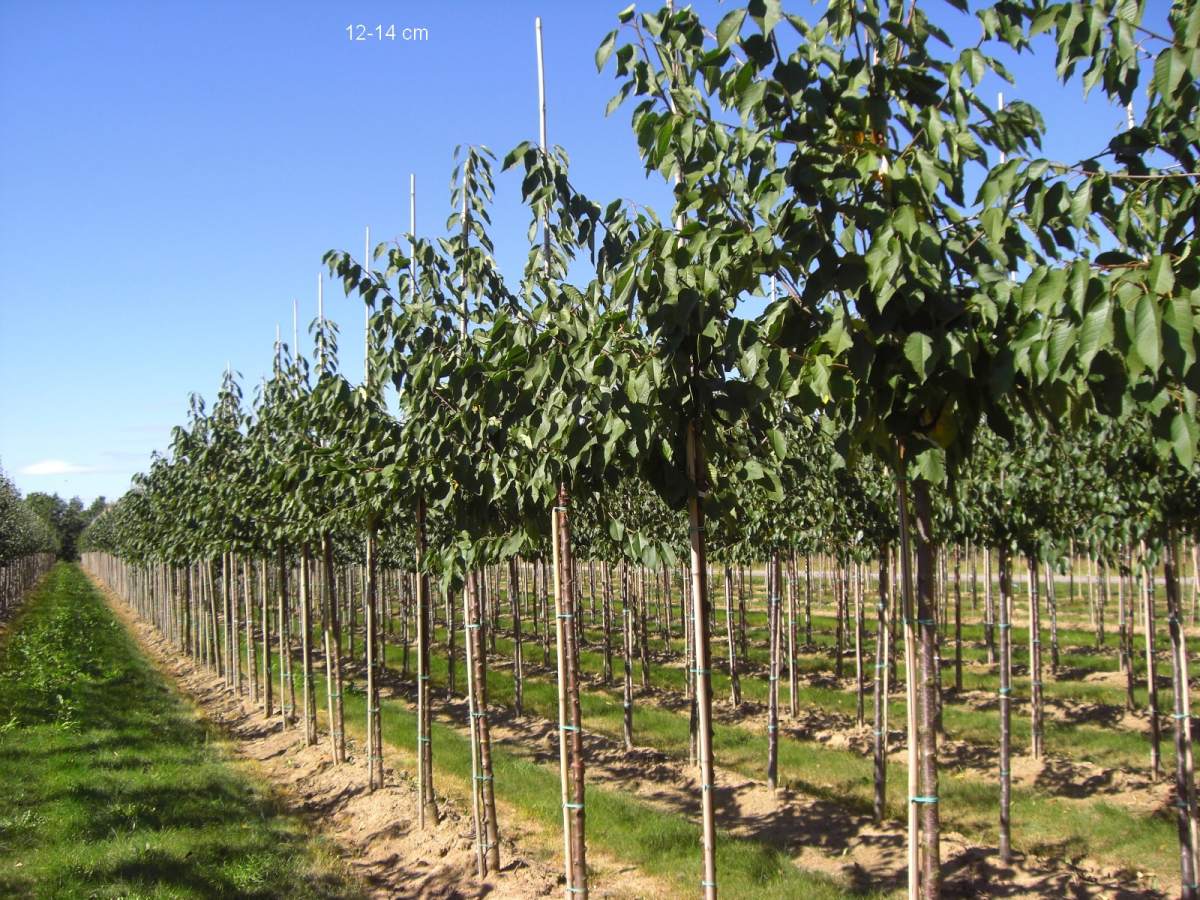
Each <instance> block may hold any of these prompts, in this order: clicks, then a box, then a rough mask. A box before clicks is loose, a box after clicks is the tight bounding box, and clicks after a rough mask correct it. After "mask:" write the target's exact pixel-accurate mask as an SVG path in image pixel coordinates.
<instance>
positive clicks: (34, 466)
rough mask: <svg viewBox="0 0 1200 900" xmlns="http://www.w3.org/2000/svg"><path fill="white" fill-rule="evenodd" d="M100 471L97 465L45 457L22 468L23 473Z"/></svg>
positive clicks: (74, 473) (56, 473) (75, 473)
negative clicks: (83, 464)
mask: <svg viewBox="0 0 1200 900" xmlns="http://www.w3.org/2000/svg"><path fill="white" fill-rule="evenodd" d="M96 471H98V469H97V467H96V466H81V465H79V464H78V463H69V462H66V461H65V460H61V459H43V460H40V461H39V462H35V463H30V464H29V465H27V466H25V467H24V468H23V469H21V474H22V475H82V474H84V473H87V472H96Z"/></svg>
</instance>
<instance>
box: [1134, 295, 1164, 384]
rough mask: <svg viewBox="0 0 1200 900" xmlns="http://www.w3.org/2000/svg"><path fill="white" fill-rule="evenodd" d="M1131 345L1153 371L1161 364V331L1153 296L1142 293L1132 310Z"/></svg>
mask: <svg viewBox="0 0 1200 900" xmlns="http://www.w3.org/2000/svg"><path fill="white" fill-rule="evenodd" d="M1133 346H1134V349H1135V350H1136V351H1137V355H1138V357H1139V358H1140V359H1141V361H1142V362H1144V363H1145V364H1146V366H1147V367H1148V368H1149V369H1150V370H1151V371H1154V372H1157V371H1158V367H1159V366H1160V365H1161V364H1162V333H1161V332H1160V331H1159V326H1158V307H1157V306H1156V305H1155V303H1154V298H1153V297H1151V296H1150V295H1149V294H1142V296H1141V297H1139V298H1138V302H1137V306H1136V307H1135V308H1134V311H1133Z"/></svg>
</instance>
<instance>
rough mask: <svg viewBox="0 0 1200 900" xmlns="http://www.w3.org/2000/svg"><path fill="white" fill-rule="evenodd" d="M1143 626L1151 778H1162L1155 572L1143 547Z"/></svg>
mask: <svg viewBox="0 0 1200 900" xmlns="http://www.w3.org/2000/svg"><path fill="white" fill-rule="evenodd" d="M1141 579H1142V604H1143V615H1142V624H1143V625H1144V626H1145V629H1146V709H1147V712H1148V713H1149V716H1150V777H1151V778H1153V779H1155V780H1157V779H1159V778H1160V777H1162V756H1161V754H1160V751H1159V744H1160V741H1161V730H1160V727H1159V721H1158V666H1157V663H1156V662H1155V659H1154V587H1153V583H1154V570H1153V569H1151V568H1150V566H1149V565H1147V564H1146V549H1145V546H1143V547H1142V572H1141Z"/></svg>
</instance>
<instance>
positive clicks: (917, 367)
mask: <svg viewBox="0 0 1200 900" xmlns="http://www.w3.org/2000/svg"><path fill="white" fill-rule="evenodd" d="M931 356H933V341H931V340H930V339H929V335H927V334H922V333H921V332H919V331H914V332H913V333H912V334H910V335H909V336H908V337H907V338H905V340H904V358H905V359H907V360H908V361H909V363H910V364H911V365H912V367H913V370H914V371H915V372H916V373H917V377H919V378H921V379H922V380H924V379H925V377H926V376H927V374H928V373H927V372H926V370H925V366H926V364H927V363H928V362H929V359H930V357H931Z"/></svg>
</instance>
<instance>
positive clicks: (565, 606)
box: [554, 484, 645, 898]
mask: <svg viewBox="0 0 1200 900" xmlns="http://www.w3.org/2000/svg"><path fill="white" fill-rule="evenodd" d="M570 500H571V497H570V494H569V493H568V491H567V487H566V485H565V484H560V485H559V488H558V506H557V507H556V508H555V511H554V515H555V526H556V527H555V529H554V532H555V555H556V566H557V572H556V581H558V582H559V584H558V585H556V587H557V588H558V590H557V591H556V597H555V601H556V603H555V606H556V615H557V617H558V622H559V627H558V648H559V649H558V658H559V692H560V697H563V698H564V699H563V700H561V701H560V703H559V714H560V721H559V725H560V728H559V734H560V741H561V745H562V746H563V747H565V750H566V763H567V764H566V767H565V768H566V770H567V771H568V772H569V773H570V778H569V782H570V783H569V786H566V785H564V791H563V793H564V795H565V797H566V801H565V806H566V813H567V819H568V820H569V821H568V823H567V824H568V826H569V827H568V834H569V835H570V845H571V853H570V873H569V880H568V882H567V885H568V887H569V888H571V894H572V896H577V897H583V898H586V897H587V895H588V886H587V885H588V882H587V844H586V841H585V809H584V759H583V715H582V709H581V707H580V702H579V682H580V678H579V647H578V645H577V643H576V640H575V634H576V632H575V629H574V627H573V626H574V622H575V616H576V615H578V613H577V610H576V605H575V589H574V566H573V564H572V559H571V557H572V554H571V521H570V515H569V513H570V506H569V504H570ZM644 603H645V598H644V596H643V604H644ZM564 713H565V716H564V715H563V714H564ZM564 774H565V773H564Z"/></svg>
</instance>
